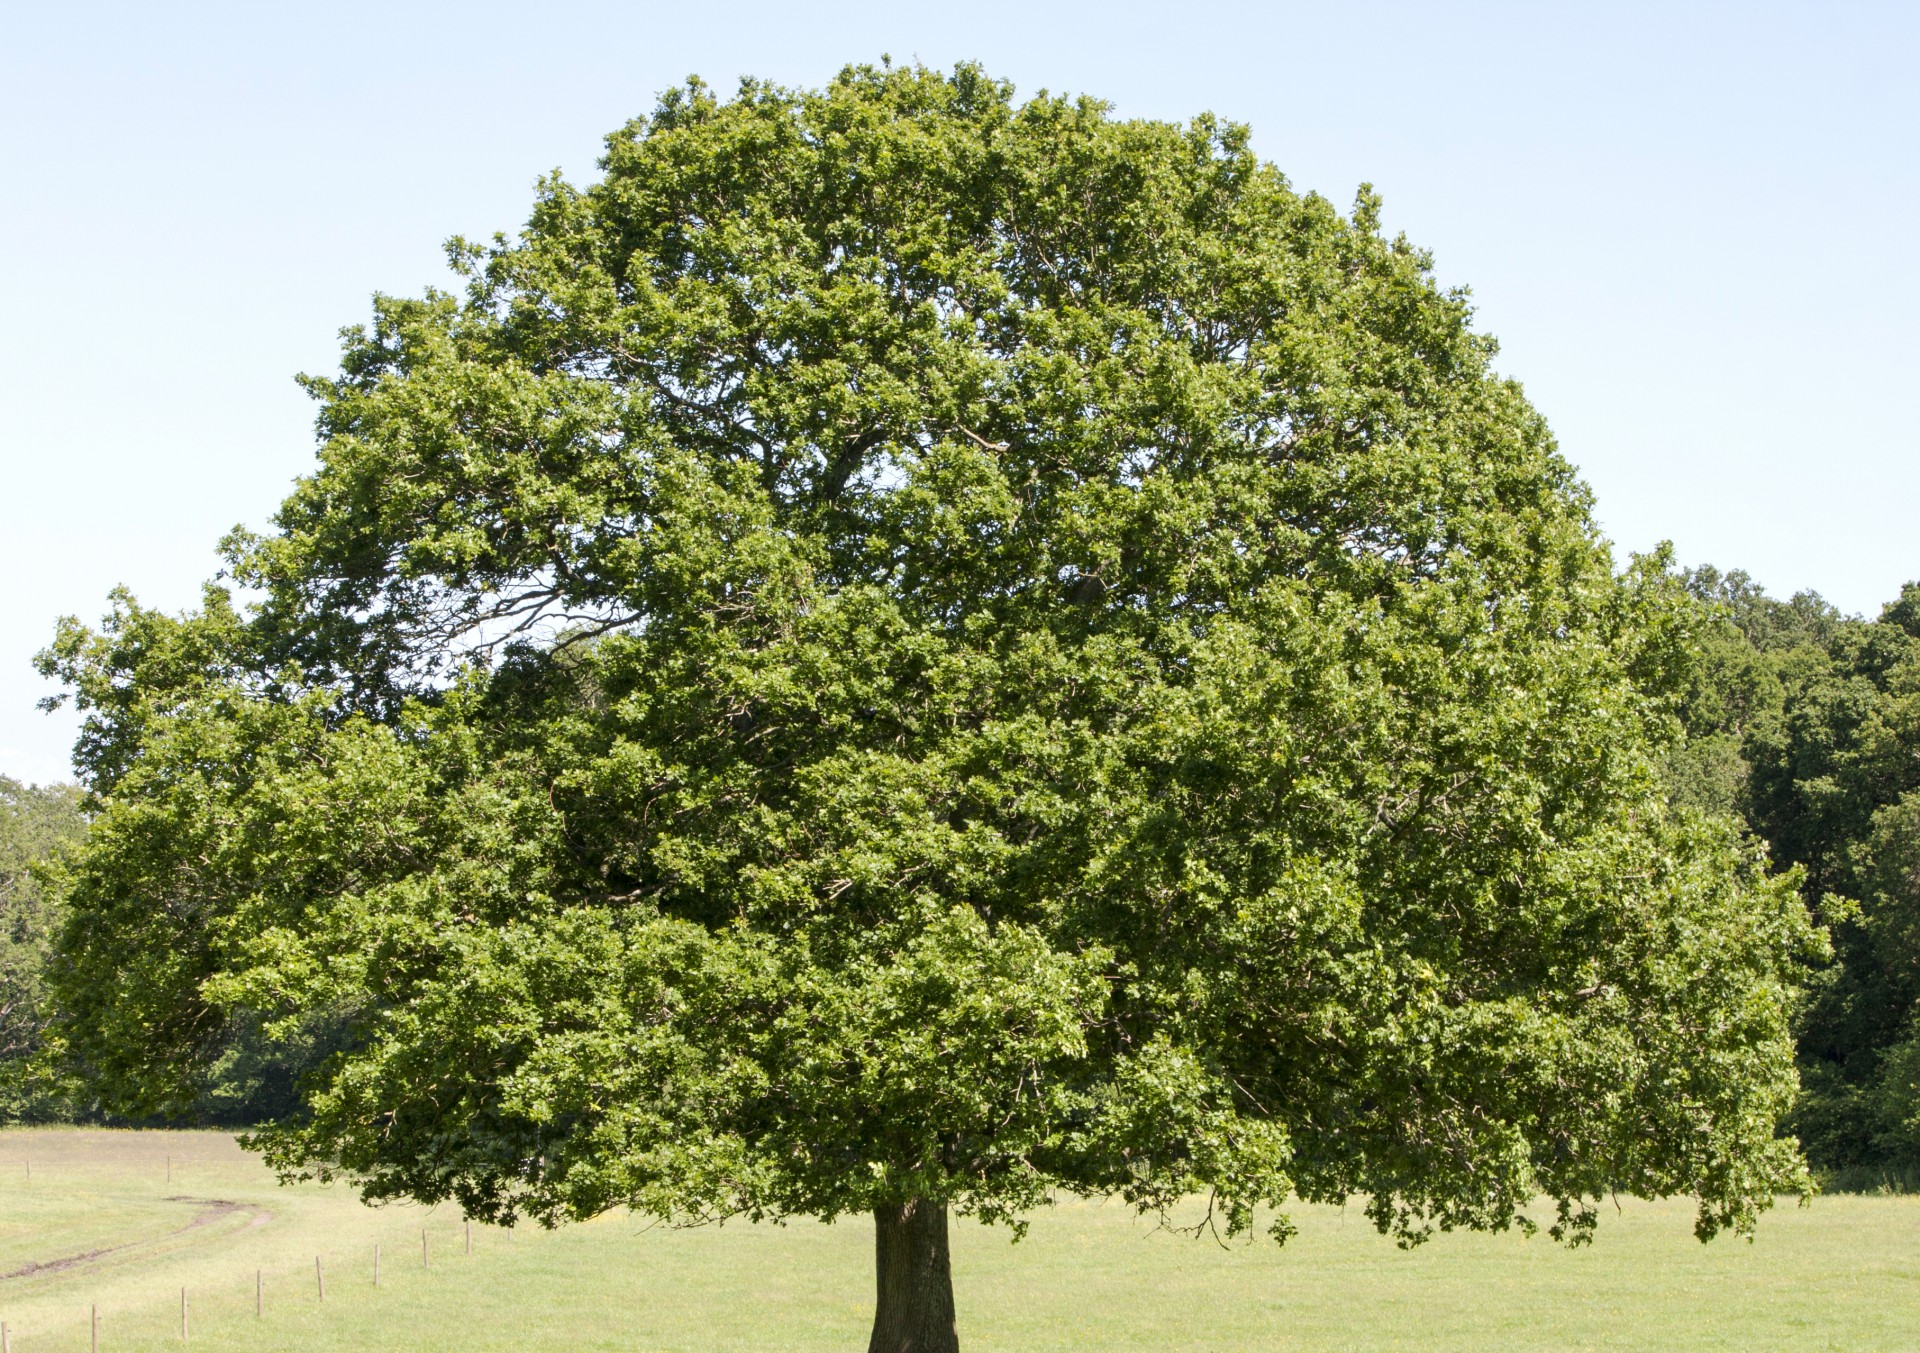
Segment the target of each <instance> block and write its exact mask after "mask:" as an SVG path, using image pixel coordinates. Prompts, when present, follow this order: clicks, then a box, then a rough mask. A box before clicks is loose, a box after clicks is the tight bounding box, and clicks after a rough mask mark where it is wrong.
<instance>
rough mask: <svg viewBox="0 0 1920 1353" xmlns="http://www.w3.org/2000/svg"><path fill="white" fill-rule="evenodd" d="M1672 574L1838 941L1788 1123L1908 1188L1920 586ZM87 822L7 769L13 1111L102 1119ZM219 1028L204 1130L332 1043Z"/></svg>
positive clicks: (1814, 902) (8, 1036)
mask: <svg viewBox="0 0 1920 1353" xmlns="http://www.w3.org/2000/svg"><path fill="white" fill-rule="evenodd" d="M1664 576H1665V581H1666V584H1667V585H1669V586H1671V587H1672V588H1674V589H1675V591H1676V593H1678V594H1680V598H1681V600H1682V605H1681V607H1680V611H1681V613H1682V614H1683V615H1684V616H1686V617H1687V622H1686V624H1685V625H1684V626H1683V633H1684V640H1683V642H1682V644H1681V645H1680V647H1681V650H1682V653H1683V657H1682V661H1683V663H1684V665H1685V672H1684V675H1683V677H1682V679H1681V680H1679V681H1677V682H1672V686H1673V688H1674V689H1677V690H1679V691H1680V692H1681V694H1680V696H1679V698H1678V701H1677V708H1676V709H1675V716H1676V722H1677V725H1678V727H1677V730H1676V736H1675V741H1674V746H1673V750H1672V753H1671V755H1670V758H1669V760H1668V763H1667V766H1668V776H1669V780H1670V786H1671V793H1672V795H1673V797H1674V798H1675V799H1676V800H1679V801H1681V802H1683V803H1685V804H1687V805H1689V806H1691V807H1695V808H1700V809H1703V810H1707V811H1710V812H1715V813H1723V814H1729V815H1732V816H1734V817H1736V818H1738V819H1739V820H1740V821H1741V822H1742V823H1743V824H1744V825H1745V827H1746V828H1747V830H1748V831H1749V832H1751V833H1752V835H1753V836H1754V837H1756V838H1758V839H1759V840H1760V841H1762V842H1764V843H1765V845H1766V848H1767V850H1768V852H1769V855H1770V858H1771V860H1772V863H1773V867H1774V868H1775V869H1777V870H1793V871H1797V875H1798V879H1799V886H1800V889H1801V894H1802V896H1803V898H1804V899H1805V900H1806V902H1807V904H1808V906H1809V907H1810V908H1811V909H1812V910H1813V911H1814V913H1815V914H1816V915H1817V916H1818V917H1819V918H1820V919H1821V920H1822V921H1823V923H1824V924H1825V925H1826V926H1827V928H1828V930H1829V932H1830V934H1831V937H1832V942H1833V957H1832V960H1831V961H1830V962H1829V963H1827V964H1826V965H1824V966H1823V967H1821V968H1820V969H1818V970H1816V971H1815V972H1813V973H1812V974H1810V980H1809V983H1808V988H1807V991H1806V994H1805V1000H1804V1005H1803V1007H1802V1010H1801V1012H1800V1022H1799V1030H1798V1033H1799V1048H1800V1074H1801V1081H1802V1086H1803V1089H1802V1094H1801V1098H1800V1103H1799V1107H1798V1109H1797V1110H1796V1112H1795V1114H1794V1115H1793V1117H1792V1119H1791V1121H1790V1122H1789V1124H1788V1125H1787V1126H1788V1130H1790V1131H1792V1132H1793V1133H1794V1134H1795V1135H1797V1136H1798V1137H1799V1138H1800V1140H1801V1142H1802V1144H1803V1145H1804V1147H1805V1149H1806V1152H1807V1154H1808V1157H1809V1159H1810V1160H1811V1161H1812V1162H1813V1164H1814V1165H1815V1167H1816V1168H1817V1169H1818V1170H1820V1171H1821V1172H1822V1174H1823V1176H1824V1177H1825V1179H1826V1180H1827V1182H1828V1184H1829V1186H1835V1187H1842V1188H1845V1187H1874V1186H1880V1185H1885V1184H1896V1185H1906V1184H1908V1183H1910V1182H1911V1181H1912V1180H1914V1178H1915V1177H1916V1176H1920V1020H1916V1018H1915V1015H1916V1009H1917V1008H1920V584H1908V585H1907V586H1906V587H1905V588H1904V589H1903V590H1902V591H1901V594H1900V596H1899V598H1898V599H1897V600H1895V601H1893V602H1890V603H1888V604H1887V605H1886V606H1885V607H1884V608H1883V609H1882V611H1881V614H1880V615H1879V617H1877V618H1875V619H1871V620H1869V619H1865V618H1861V617H1855V616H1848V615H1844V614H1842V613H1841V612H1840V611H1839V610H1838V609H1837V608H1835V607H1834V606H1832V605H1831V604H1829V603H1828V602H1826V601H1825V600H1823V599H1822V598H1821V597H1819V596H1818V595H1817V594H1815V593H1811V592H1802V593H1799V594H1797V595H1795V596H1794V597H1792V598H1791V599H1790V600H1784V601H1783V600H1780V599H1778V598H1776V597H1771V596H1768V595H1767V594H1766V593H1765V592H1764V591H1763V590H1761V589H1760V588H1759V587H1758V586H1756V585H1755V584H1754V582H1753V581H1752V580H1751V579H1750V578H1749V577H1748V576H1747V575H1746V574H1744V573H1741V572H1738V571H1734V572H1728V573H1722V572H1720V571H1719V570H1717V569H1714V568H1711V567H1703V568H1697V569H1692V570H1686V571H1677V570H1668V571H1667V572H1666V574H1665V575H1664ZM1670 681H1671V674H1670V673H1669V674H1666V675H1665V676H1664V678H1663V684H1664V682H1670ZM85 827H86V813H85V800H84V797H83V795H82V793H81V792H80V791H79V790H78V789H77V788H75V787H72V786H48V787H32V786H26V785H22V784H20V783H19V782H17V781H14V780H10V779H6V778H5V777H0V1122H7V1121H13V1122H19V1121H57V1120H62V1119H74V1120H89V1119H92V1120H98V1119H100V1118H102V1117H103V1115H101V1114H100V1113H99V1112H98V1110H97V1109H96V1108H95V1107H94V1106H92V1105H90V1104H89V1103H87V1102H86V1100H85V1098H84V1095H83V1093H82V1092H81V1091H79V1090H78V1089H76V1086H77V1085H79V1084H80V1083H81V1081H80V1080H79V1079H77V1078H75V1077H74V1076H73V1075H72V1074H71V1070H72V1069H71V1068H67V1069H66V1070H64V1071H63V1070H62V1069H61V1066H60V1058H59V1057H58V1055H57V1053H58V1051H59V1050H58V1049H55V1048H49V1047H47V1046H46V1043H45V1032H46V1029H47V1028H48V1026H49V1019H50V1012H49V1011H47V1010H46V1009H45V1008H44V991H43V985H44V984H43V975H44V973H45V971H46V967H47V964H48V963H49V962H51V961H55V960H54V954H53V945H54V937H55V936H56V935H57V934H58V932H59V928H60V924H61V920H62V908H61V904H60V890H59V867H58V863H59V861H58V857H59V854H60V848H61V847H62V846H63V845H64V844H66V843H68V842H71V841H74V840H77V839H78V838H79V837H80V835H81V834H82V833H84V831H85ZM221 1037H222V1040H223V1042H224V1046H225V1052H224V1055H223V1056H222V1057H220V1058H219V1059H218V1060H217V1062H216V1063H215V1064H214V1068H215V1069H214V1070H213V1072H212V1073H210V1074H209V1075H208V1076H207V1077H206V1078H205V1083H204V1086H203V1088H202V1091H201V1094H200V1097H199V1099H198V1101H197V1103H196V1106H195V1111H194V1115H193V1116H194V1118H195V1120H196V1121H198V1122H199V1123H202V1124H206V1125H224V1126H238V1125H245V1124H251V1123H258V1122H261V1121H265V1120H271V1119H274V1118H276V1117H278V1116H279V1115H282V1114H285V1113H287V1112H290V1111H291V1110H292V1109H293V1107H294V1105H295V1103H296V1097H295V1086H296V1081H297V1078H298V1076H299V1075H300V1073H301V1072H302V1071H303V1070H304V1069H305V1068H306V1067H308V1066H311V1065H313V1064H314V1063H315V1062H316V1061H317V1060H318V1059H319V1058H321V1057H323V1056H324V1055H325V1053H326V1051H327V1050H328V1048H327V1039H326V1036H325V1031H316V1032H315V1034H314V1035H313V1037H312V1038H311V1039H309V1040H308V1041H307V1042H305V1043H303V1044H301V1045H300V1046H299V1048H298V1050H297V1052H296V1053H295V1054H292V1055H290V1054H289V1052H288V1049H287V1048H286V1046H284V1045H276V1044H270V1043H269V1042H268V1041H266V1040H265V1039H263V1038H261V1037H259V1035H258V1033H257V1031H254V1030H251V1029H247V1028H232V1029H228V1030H226V1031H224V1033H223V1034H222V1035H221Z"/></svg>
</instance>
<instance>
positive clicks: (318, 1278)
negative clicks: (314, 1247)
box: [313, 1254, 327, 1301]
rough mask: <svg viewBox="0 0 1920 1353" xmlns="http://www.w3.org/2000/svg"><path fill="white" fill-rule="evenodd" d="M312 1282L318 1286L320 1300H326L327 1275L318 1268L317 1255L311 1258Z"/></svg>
mask: <svg viewBox="0 0 1920 1353" xmlns="http://www.w3.org/2000/svg"><path fill="white" fill-rule="evenodd" d="M313 1280H314V1282H315V1283H317V1284H319V1287H320V1300H322V1301H325V1300H326V1299H327V1275H326V1272H325V1270H323V1269H322V1268H321V1267H320V1256H319V1255H317V1254H316V1255H314V1256H313Z"/></svg>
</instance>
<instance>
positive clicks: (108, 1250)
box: [0, 1194, 273, 1282]
mask: <svg viewBox="0 0 1920 1353" xmlns="http://www.w3.org/2000/svg"><path fill="white" fill-rule="evenodd" d="M165 1201H167V1202H169V1203H194V1204H197V1205H198V1206H199V1207H200V1211H199V1212H198V1213H196V1214H195V1216H194V1218H193V1220H192V1221H190V1222H188V1223H187V1224H186V1225H185V1226H180V1227H176V1228H175V1229H173V1230H171V1231H167V1232H165V1233H163V1234H161V1235H158V1236H154V1237H151V1238H149V1239H146V1240H129V1241H127V1242H126V1243H124V1244H121V1245H107V1246H104V1247H103V1248H100V1249H97V1250H82V1251H81V1252H80V1253H78V1254H68V1255H63V1256H61V1257H60V1258H58V1259H42V1260H35V1261H34V1262H33V1263H30V1264H25V1265H23V1266H21V1267H20V1268H16V1269H14V1270H12V1271H11V1272H8V1273H0V1282H6V1281H7V1280H8V1279H11V1278H34V1277H39V1276H42V1275H44V1274H49V1273H66V1272H70V1271H72V1270H74V1269H79V1268H85V1267H86V1266H87V1265H89V1264H92V1263H95V1262H97V1261H99V1260H101V1259H105V1258H106V1257H107V1256H108V1255H112V1254H124V1253H126V1252H127V1251H129V1250H137V1249H140V1248H142V1247H143V1246H149V1245H158V1244H161V1243H164V1242H165V1241H169V1240H172V1239H174V1238H176V1237H178V1236H183V1235H185V1234H187V1233H188V1232H189V1231H194V1230H198V1229H199V1228H200V1227H202V1226H210V1225H212V1224H213V1223H214V1222H217V1221H220V1220H222V1219H223V1218H226V1217H230V1216H232V1215H233V1214H234V1213H236V1212H244V1213H248V1214H249V1220H248V1223H247V1224H248V1225H249V1226H264V1225H265V1224H266V1223H267V1222H269V1221H271V1220H272V1219H273V1214H272V1213H271V1212H269V1211H268V1210H267V1209H266V1208H264V1207H256V1206H253V1205H251V1204H247V1203H236V1202H231V1201H229V1200H227V1199H225V1198H189V1197H186V1196H185V1195H181V1194H176V1195H174V1196H173V1197H170V1198H168V1199H166V1200H165Z"/></svg>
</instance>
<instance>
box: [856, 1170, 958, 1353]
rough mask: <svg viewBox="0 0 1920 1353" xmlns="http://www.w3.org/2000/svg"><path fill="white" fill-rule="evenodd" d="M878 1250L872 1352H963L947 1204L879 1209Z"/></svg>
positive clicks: (921, 1202)
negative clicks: (955, 1320)
mask: <svg viewBox="0 0 1920 1353" xmlns="http://www.w3.org/2000/svg"><path fill="white" fill-rule="evenodd" d="M873 1251H874V1266H875V1276H876V1278H877V1279H878V1295H879V1300H878V1302H877V1303H876V1304H875V1306H874V1310H873V1338H872V1339H870V1340H869V1341H868V1342H867V1353H960V1336H959V1335H958V1334H956V1333H955V1332H954V1328H953V1267H952V1264H951V1263H950V1262H949V1259H948V1256H947V1205H946V1204H945V1203H936V1202H934V1201H933V1200H932V1199H930V1198H915V1199H913V1200H912V1201H910V1202H906V1203H897V1204H892V1205H889V1206H882V1207H877V1208H875V1209H874V1210H873Z"/></svg>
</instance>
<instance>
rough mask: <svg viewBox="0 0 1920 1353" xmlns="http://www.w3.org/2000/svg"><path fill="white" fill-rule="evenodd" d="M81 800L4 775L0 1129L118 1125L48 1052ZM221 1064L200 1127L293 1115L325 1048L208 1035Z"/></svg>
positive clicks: (225, 1033) (0, 789) (60, 788)
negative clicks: (51, 984)
mask: <svg viewBox="0 0 1920 1353" xmlns="http://www.w3.org/2000/svg"><path fill="white" fill-rule="evenodd" d="M86 826H87V819H86V811H85V797H84V795H83V793H82V791H81V790H80V789H79V788H78V787H77V786H74V785H47V786H32V785H23V784H21V783H20V782H19V781H18V780H14V779H10V778H9V777H7V776H4V775H0V1124H3V1123H15V1122H29V1123H47V1122H108V1121H119V1120H115V1119H111V1118H109V1116H107V1115H105V1114H102V1113H100V1112H99V1110H98V1109H97V1107H96V1106H95V1105H94V1104H93V1103H92V1102H91V1101H90V1099H89V1098H88V1096H87V1094H86V1091H85V1089H84V1082H83V1078H81V1077H78V1076H76V1075H74V1074H73V1071H72V1068H70V1067H68V1066H66V1065H65V1060H64V1059H63V1058H62V1057H60V1056H59V1055H58V1054H59V1051H60V1049H59V1048H58V1047H56V1046H50V1043H51V1041H52V1040H57V1038H58V1031H57V1024H56V1023H55V1021H54V1020H53V1019H52V1012H51V1011H50V1010H48V1009H47V1007H46V1000H45V980H44V979H45V975H46V972H47V968H48V965H49V964H51V963H55V962H58V961H59V960H58V954H57V948H58V941H59V936H60V931H61V928H62V927H63V926H64V925H65V923H66V911H65V908H64V907H63V906H62V905H61V902H60V884H59V860H60V848H61V846H62V845H64V844H66V843H68V842H71V841H76V840H78V839H79V838H80V836H81V835H82V834H83V833H84V832H85V831H86ZM209 1036H210V1038H212V1039H213V1040H214V1041H215V1042H216V1043H217V1044H218V1046H219V1049H220V1055H219V1056H218V1058H217V1059H216V1060H215V1063H214V1068H213V1072H212V1074H210V1075H209V1076H208V1077H207V1078H206V1080H205V1082H204V1084H203V1086H202V1088H201V1092H200V1095H199V1098H198V1100H197V1101H196V1102H195V1104H194V1110H193V1119H194V1120H195V1121H196V1122H198V1123H199V1124H200V1125H202V1126H208V1127H214V1126H218V1127H238V1126H244V1125H249V1124H255V1123H262V1122H266V1121H269V1120H271V1119H274V1118H277V1117H279V1116H280V1115H282V1114H286V1113H289V1112H291V1111H292V1109H293V1107H294V1105H295V1082H296V1079H297V1077H298V1076H299V1074H300V1073H301V1072H302V1071H304V1070H305V1069H306V1068H307V1067H308V1066H309V1065H311V1064H312V1062H313V1061H314V1060H315V1059H316V1058H318V1057H319V1056H322V1055H324V1053H325V1051H326V1049H324V1048H323V1047H321V1046H319V1040H317V1039H316V1040H313V1041H312V1043H311V1044H310V1045H307V1046H301V1047H299V1048H297V1049H296V1050H295V1051H294V1052H293V1053H292V1054H291V1055H290V1054H289V1051H288V1049H287V1047H285V1046H283V1045H279V1044H269V1043H268V1041H267V1040H266V1039H265V1038H263V1037H262V1036H261V1035H260V1033H259V1031H258V1030H255V1029H250V1028H243V1027H242V1028H227V1029H221V1030H217V1031H213V1032H212V1033H210V1035H209Z"/></svg>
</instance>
